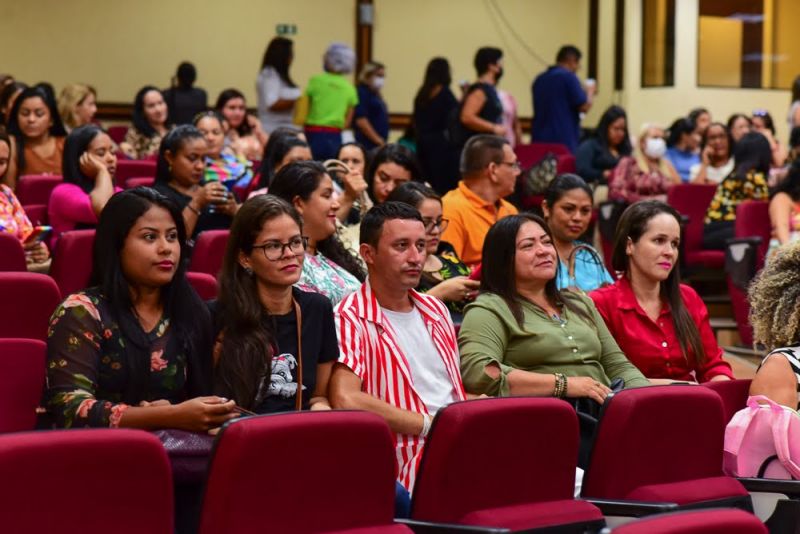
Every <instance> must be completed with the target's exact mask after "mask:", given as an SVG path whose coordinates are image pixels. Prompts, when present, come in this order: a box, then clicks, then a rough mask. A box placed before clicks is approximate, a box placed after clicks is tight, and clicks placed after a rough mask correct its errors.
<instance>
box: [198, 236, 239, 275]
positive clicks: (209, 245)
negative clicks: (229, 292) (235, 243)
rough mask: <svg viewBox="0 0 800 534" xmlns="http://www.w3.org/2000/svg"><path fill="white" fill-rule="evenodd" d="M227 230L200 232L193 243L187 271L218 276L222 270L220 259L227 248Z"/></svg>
mask: <svg viewBox="0 0 800 534" xmlns="http://www.w3.org/2000/svg"><path fill="white" fill-rule="evenodd" d="M229 234H230V232H229V231H228V230H206V231H205V232H200V234H199V235H198V236H197V240H196V241H195V243H194V250H193V251H192V261H191V262H190V263H189V270H190V271H194V272H197V273H207V274H210V275H211V276H215V277H216V276H218V275H219V272H220V270H222V258H223V257H224V256H225V247H226V246H228V235H229Z"/></svg>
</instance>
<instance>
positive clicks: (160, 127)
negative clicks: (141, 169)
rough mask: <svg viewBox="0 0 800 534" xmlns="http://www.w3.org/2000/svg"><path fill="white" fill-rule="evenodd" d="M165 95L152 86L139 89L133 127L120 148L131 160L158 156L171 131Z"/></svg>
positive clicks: (135, 102) (134, 108) (126, 134)
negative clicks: (159, 148) (160, 147)
mask: <svg viewBox="0 0 800 534" xmlns="http://www.w3.org/2000/svg"><path fill="white" fill-rule="evenodd" d="M167 111H168V110H167V104H166V102H164V95H162V94H161V91H159V90H158V89H157V88H155V87H153V86H152V85H146V86H144V87H142V88H141V89H139V92H138V93H136V98H135V99H134V101H133V120H132V122H133V126H131V127H130V128H128V131H127V132H126V133H125V139H124V140H123V141H122V143H120V145H119V148H120V150H122V152H123V153H124V154H125V155H126V156H128V157H129V158H131V159H145V158H149V157H151V156H155V155H156V154H158V147H159V146H160V145H161V140H162V139H163V138H164V136H165V135H166V134H167V132H168V131H169V128H170V127H169V126H168V123H167Z"/></svg>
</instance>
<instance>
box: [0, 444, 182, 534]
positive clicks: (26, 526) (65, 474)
mask: <svg viewBox="0 0 800 534" xmlns="http://www.w3.org/2000/svg"><path fill="white" fill-rule="evenodd" d="M0 473H3V484H0V503H2V507H3V510H4V511H5V513H4V514H3V526H2V530H3V532H65V533H67V532H70V533H78V532H80V533H82V534H108V533H110V532H113V533H114V534H141V533H142V532H147V533H152V534H171V533H172V532H173V524H172V523H173V522H172V513H173V512H172V476H171V473H170V466H169V460H168V459H167V454H166V452H165V451H164V447H163V446H162V445H161V442H160V441H159V440H158V438H156V437H155V436H153V435H152V434H150V433H148V432H144V431H141V430H126V429H114V430H111V429H98V430H55V431H50V432H22V433H17V434H7V435H3V436H0ZM52 492H55V493H54V494H53V498H52V499H50V498H48V499H47V504H46V505H45V504H44V499H45V498H46V495H47V494H50V493H52Z"/></svg>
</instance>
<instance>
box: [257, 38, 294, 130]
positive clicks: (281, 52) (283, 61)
mask: <svg viewBox="0 0 800 534" xmlns="http://www.w3.org/2000/svg"><path fill="white" fill-rule="evenodd" d="M293 60H294V42H293V41H292V40H291V39H287V38H286V37H275V38H273V39H272V40H271V41H270V42H269V44H268V45H267V49H266V50H265V51H264V57H263V58H262V60H261V72H259V73H258V79H257V80H256V93H257V94H258V118H259V120H260V121H261V126H262V127H263V129H264V131H265V132H267V133H272V132H273V130H275V129H276V128H280V127H284V128H287V127H292V126H293V125H292V113H293V112H294V105H295V103H296V102H297V99H298V98H300V95H301V94H302V93H301V91H300V88H299V87H297V84H295V83H294V81H293V80H292V77H291V75H290V74H289V67H290V66H291V65H292V61H293Z"/></svg>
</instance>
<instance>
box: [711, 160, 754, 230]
mask: <svg viewBox="0 0 800 534" xmlns="http://www.w3.org/2000/svg"><path fill="white" fill-rule="evenodd" d="M767 199H769V189H768V188H767V180H766V178H765V177H764V175H763V174H762V173H760V172H753V171H751V172H749V173H748V174H747V177H746V178H745V179H744V180H741V179H739V178H737V177H736V176H734V175H729V176H728V177H727V178H725V179H724V180H722V182H721V183H720V184H719V185H718V186H717V192H716V193H714V198H713V199H712V200H711V204H709V206H708V211H707V212H706V221H705V222H706V224H708V223H711V222H721V221H735V220H736V207H737V206H738V205H739V204H741V203H742V202H744V201H745V200H767Z"/></svg>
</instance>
